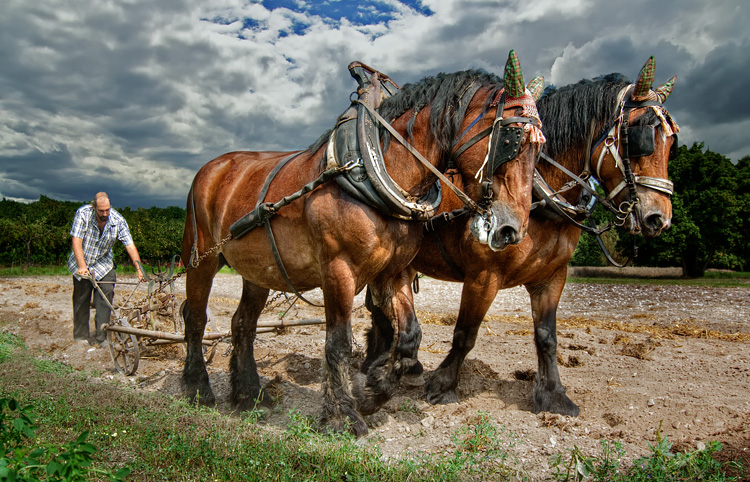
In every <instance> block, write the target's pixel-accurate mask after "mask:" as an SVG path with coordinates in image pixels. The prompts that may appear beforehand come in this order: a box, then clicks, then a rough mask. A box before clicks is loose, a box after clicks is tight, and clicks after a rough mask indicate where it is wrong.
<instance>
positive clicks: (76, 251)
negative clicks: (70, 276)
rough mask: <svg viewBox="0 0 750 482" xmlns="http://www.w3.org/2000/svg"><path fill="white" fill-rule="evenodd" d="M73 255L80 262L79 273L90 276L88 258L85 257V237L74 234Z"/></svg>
mask: <svg viewBox="0 0 750 482" xmlns="http://www.w3.org/2000/svg"><path fill="white" fill-rule="evenodd" d="M73 256H75V258H76V263H78V271H76V273H77V274H79V275H81V276H89V267H88V266H86V260H85V259H84V257H83V239H81V238H76V237H75V236H73Z"/></svg>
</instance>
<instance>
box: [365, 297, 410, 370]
mask: <svg viewBox="0 0 750 482" xmlns="http://www.w3.org/2000/svg"><path fill="white" fill-rule="evenodd" d="M365 306H366V307H367V309H368V310H369V311H370V315H371V318H372V326H371V327H370V329H369V330H367V352H366V355H365V359H364V361H363V362H362V366H361V367H360V371H361V372H362V373H367V372H368V371H369V369H370V366H372V364H373V363H374V362H375V360H377V359H378V358H380V356H381V355H383V353H386V352H388V351H390V349H391V346H392V345H393V335H394V334H395V332H394V329H393V325H392V324H391V319H390V318H388V315H386V313H385V312H384V311H383V308H381V307H380V306H378V305H376V304H375V303H373V301H372V293H371V292H370V287H369V286H368V287H367V295H366V297H365ZM422 373H424V367H423V366H422V363H420V362H419V360H417V361H416V363H414V364H413V365H412V366H411V367H410V368H409V369H408V370H407V372H406V374H405V375H412V376H414V380H413V381H412V383H414V384H422V383H424V380H423V379H422V381H421V383H416V380H418V379H421V376H422Z"/></svg>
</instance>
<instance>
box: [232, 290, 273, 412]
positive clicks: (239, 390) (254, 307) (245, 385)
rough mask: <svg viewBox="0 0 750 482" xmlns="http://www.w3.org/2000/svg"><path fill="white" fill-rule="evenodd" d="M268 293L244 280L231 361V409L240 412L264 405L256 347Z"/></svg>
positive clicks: (233, 320)
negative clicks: (260, 404)
mask: <svg viewBox="0 0 750 482" xmlns="http://www.w3.org/2000/svg"><path fill="white" fill-rule="evenodd" d="M268 292H269V290H268V289H266V288H261V287H259V286H257V285H255V284H253V283H250V282H249V281H247V280H244V279H243V280H242V297H241V298H240V303H239V305H238V306H237V311H235V312H234V315H233V316H232V358H231V359H230V360H229V371H230V373H231V385H232V391H231V394H230V396H229V399H230V401H231V402H232V405H233V406H234V407H235V408H236V409H237V410H239V411H245V410H252V409H253V408H255V407H256V404H258V403H261V402H265V401H264V397H263V392H262V391H261V388H260V377H259V376H258V366H257V365H256V363H255V356H254V354H253V344H254V343H255V335H256V329H257V327H258V317H259V316H260V313H261V312H262V311H263V308H264V307H265V303H266V300H267V299H268Z"/></svg>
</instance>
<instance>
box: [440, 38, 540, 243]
mask: <svg viewBox="0 0 750 482" xmlns="http://www.w3.org/2000/svg"><path fill="white" fill-rule="evenodd" d="M542 83H543V82H542V79H541V78H534V79H533V80H532V81H531V82H530V83H529V88H526V86H525V85H524V82H523V74H522V73H521V67H520V63H519V62H518V57H517V56H516V53H515V52H514V51H512V50H511V51H510V54H509V55H508V60H507V62H506V65H505V76H504V79H503V85H504V88H503V89H502V90H499V91H497V92H495V93H494V100H493V102H492V103H491V104H490V106H494V107H495V118H494V121H493V123H492V127H491V131H490V134H489V144H488V146H487V149H486V151H481V150H477V151H475V152H476V154H475V156H473V158H474V159H475V160H476V161H482V162H481V164H480V165H479V167H477V164H476V162H472V159H470V158H469V156H466V157H467V159H466V161H465V162H464V163H463V165H462V164H461V163H459V168H461V169H464V170H466V169H468V170H469V172H471V173H472V174H473V177H474V179H475V180H476V182H474V183H470V185H469V186H467V192H473V194H474V196H476V197H478V198H479V199H480V200H479V206H480V208H481V209H480V210H478V211H476V212H475V213H474V215H473V217H472V220H471V222H470V224H469V227H470V230H471V233H472V234H473V236H474V237H475V238H476V239H477V240H478V241H479V242H480V243H482V244H485V245H487V246H489V248H490V249H491V250H493V251H500V250H502V249H505V248H506V247H508V246H509V245H512V244H517V243H519V242H520V241H521V240H522V239H523V237H524V236H525V235H526V230H527V228H528V223H529V210H530V208H531V192H532V191H531V188H532V184H533V177H534V167H535V164H536V160H537V158H538V156H539V151H540V149H541V147H542V144H543V143H544V142H545V139H544V134H542V131H541V120H540V119H539V114H538V112H537V109H536V102H535V101H536V100H537V99H538V98H539V95H541V85H542ZM480 115H481V114H480ZM467 129H468V132H471V125H470V126H469V127H468V128H467ZM485 131H486V129H485ZM468 132H467V133H468ZM480 134H481V133H480ZM480 134H477V135H480ZM470 142H472V141H471V140H469V141H467V142H466V145H468V144H469V143H470ZM464 151H465V148H464V147H463V146H462V147H459V148H458V149H457V150H456V151H455V152H454V158H455V157H458V156H460V154H461V153H463V152H464ZM476 197H475V198H476Z"/></svg>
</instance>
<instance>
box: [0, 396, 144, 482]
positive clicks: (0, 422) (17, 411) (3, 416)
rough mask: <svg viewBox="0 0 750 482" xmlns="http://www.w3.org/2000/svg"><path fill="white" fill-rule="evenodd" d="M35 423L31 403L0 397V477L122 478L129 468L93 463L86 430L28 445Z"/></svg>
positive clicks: (29, 481)
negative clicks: (106, 467) (66, 438)
mask: <svg viewBox="0 0 750 482" xmlns="http://www.w3.org/2000/svg"><path fill="white" fill-rule="evenodd" d="M38 428H39V427H37V426H36V425H35V424H34V415H33V413H32V406H30V405H28V406H25V407H21V406H20V405H19V404H18V402H17V401H16V400H15V399H13V398H0V481H2V482H5V481H8V482H14V481H19V482H20V481H23V482H36V481H50V482H51V481H60V482H63V481H65V482H69V481H70V482H73V481H86V480H89V479H91V478H92V477H100V478H101V477H106V478H107V479H109V480H111V481H122V480H124V479H125V477H127V476H128V474H130V472H131V470H130V469H129V468H122V469H119V470H117V471H115V470H108V471H107V470H101V469H97V468H95V467H94V465H93V464H94V458H93V455H94V453H95V452H96V450H97V449H96V447H95V446H94V445H92V444H90V443H88V442H86V438H87V437H88V435H89V433H88V432H83V433H81V434H80V435H79V436H78V437H77V438H76V439H75V440H73V441H71V442H67V443H64V444H59V445H58V444H44V445H38V446H36V447H34V446H29V445H28V444H30V443H31V442H32V441H33V439H34V437H35V432H36V430H37V429H38Z"/></svg>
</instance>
